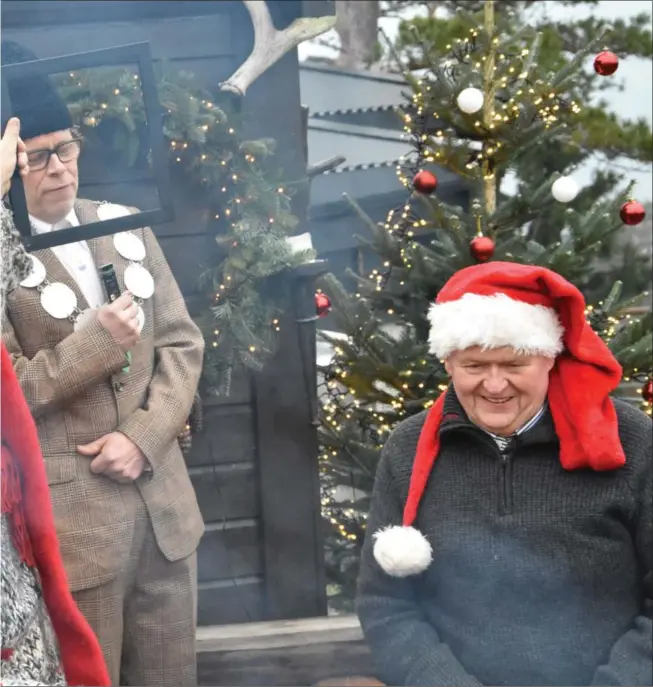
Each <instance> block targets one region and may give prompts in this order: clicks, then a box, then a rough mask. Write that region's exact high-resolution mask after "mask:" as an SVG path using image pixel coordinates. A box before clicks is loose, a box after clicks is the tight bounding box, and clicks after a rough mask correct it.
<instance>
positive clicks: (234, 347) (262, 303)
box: [55, 64, 315, 429]
mask: <svg viewBox="0 0 653 687" xmlns="http://www.w3.org/2000/svg"><path fill="white" fill-rule="evenodd" d="M156 78H157V86H158V92H159V101H160V103H161V105H162V107H163V108H164V112H163V132H164V136H165V138H166V141H167V144H168V154H169V161H170V164H171V168H172V177H173V182H174V183H175V184H180V185H185V186H186V187H187V188H188V187H192V189H193V192H197V191H199V198H200V199H201V200H200V202H202V203H203V204H205V205H206V207H208V211H209V220H208V227H207V231H208V233H209V235H210V236H211V237H212V238H214V239H215V254H214V255H213V256H211V259H207V264H205V265H203V266H202V269H201V272H200V274H199V276H198V280H197V288H198V291H199V292H200V293H201V294H202V295H203V296H204V297H205V303H206V306H207V307H206V308H205V309H203V311H202V312H201V314H200V315H199V316H198V317H196V321H197V323H198V325H199V326H200V327H201V329H202V331H203V333H204V335H205V339H206V341H207V344H208V345H207V350H206V356H205V361H204V369H203V386H204V387H205V389H206V391H207V392H208V393H213V394H218V395H226V394H228V393H229V391H230V386H231V378H232V373H233V371H234V369H235V368H237V367H238V366H244V367H246V368H249V369H253V370H260V369H261V368H262V366H263V365H264V364H265V362H266V361H267V360H268V359H269V358H270V357H271V356H272V355H273V354H274V352H275V350H276V347H277V342H278V332H279V321H280V315H281V313H282V312H283V311H284V310H285V308H286V304H285V302H284V296H283V293H282V292H281V291H279V290H275V289H270V288H267V283H268V282H269V281H270V279H271V278H272V277H274V276H275V275H277V274H280V273H281V272H283V271H284V270H288V269H290V268H293V267H295V266H298V265H301V264H304V263H306V262H308V261H309V260H312V259H314V257H315V255H314V253H313V251H312V250H296V249H295V248H294V247H293V245H292V243H291V242H289V241H287V239H288V237H289V236H290V235H291V234H292V233H293V231H294V230H295V229H296V227H297V225H298V220H297V218H296V217H295V216H294V215H293V213H292V212H291V197H292V189H291V188H289V185H288V184H284V183H283V175H282V174H281V172H280V170H279V169H278V167H275V164H274V157H273V154H274V141H273V140H271V139H259V140H245V139H243V138H242V137H241V135H240V133H239V117H238V113H237V111H236V109H235V107H233V104H232V102H233V101H231V99H230V97H229V96H228V95H225V94H220V93H216V94H215V95H212V94H211V93H210V92H209V91H207V90H206V89H204V88H202V87H200V86H199V85H198V84H197V82H196V79H195V78H194V76H193V75H192V74H190V73H188V72H183V71H177V70H175V71H173V70H172V69H170V67H169V66H168V65H166V64H162V65H159V66H158V69H157V74H156ZM55 85H56V86H57V88H58V89H59V92H60V93H61V95H62V97H63V98H64V100H65V102H66V104H67V105H68V108H69V110H70V112H71V115H72V117H73V121H74V122H75V124H76V126H77V128H78V129H79V131H80V133H81V134H82V135H83V137H84V139H85V145H89V146H94V145H97V146H98V149H102V150H104V151H106V150H109V151H111V154H112V155H113V158H112V162H116V158H120V162H122V164H123V165H126V166H127V167H128V168H129V167H134V166H135V165H137V164H139V161H140V163H141V164H142V163H143V155H144V154H145V155H147V153H148V151H147V150H145V151H144V149H143V140H144V137H143V131H144V127H145V112H144V106H143V99H142V91H141V87H140V79H139V77H138V74H137V73H135V71H133V70H130V69H127V68H108V69H102V70H97V69H88V70H80V71H78V72H71V73H69V74H63V75H58V76H57V77H55ZM190 424H191V423H189V425H190ZM189 429H190V426H189Z"/></svg>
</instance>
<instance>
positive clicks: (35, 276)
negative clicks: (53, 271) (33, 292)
mask: <svg viewBox="0 0 653 687" xmlns="http://www.w3.org/2000/svg"><path fill="white" fill-rule="evenodd" d="M29 259H30V260H31V261H32V271H31V272H30V273H29V275H28V276H27V277H25V279H23V281H22V282H20V285H21V286H24V287H25V288H28V289H34V288H36V287H37V286H38V285H39V284H42V283H43V282H44V281H45V266H44V265H43V263H42V262H41V261H40V260H39V259H38V258H37V257H35V256H34V255H29Z"/></svg>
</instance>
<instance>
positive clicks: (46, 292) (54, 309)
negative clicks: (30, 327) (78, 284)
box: [41, 282, 77, 320]
mask: <svg viewBox="0 0 653 687" xmlns="http://www.w3.org/2000/svg"><path fill="white" fill-rule="evenodd" d="M41 305H42V306H43V310H45V312H47V313H48V315H51V316H52V317H54V318H56V319H57V320H65V319H66V318H67V317H70V316H71V315H72V314H73V313H74V312H75V308H76V307H77V296H75V292H74V291H73V290H72V289H71V288H70V287H69V286H66V285H65V284H62V283H60V282H55V283H54V284H48V285H47V286H46V287H45V288H44V289H43V292H42V293H41Z"/></svg>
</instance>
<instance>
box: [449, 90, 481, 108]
mask: <svg viewBox="0 0 653 687" xmlns="http://www.w3.org/2000/svg"><path fill="white" fill-rule="evenodd" d="M456 102H457V103H458V107H459V108H460V109H461V110H462V111H463V112H464V113H465V114H474V112H478V111H479V110H480V109H482V107H483V92H482V91H479V90H478V88H473V87H470V88H465V90H463V91H460V93H459V94H458V98H457V100H456Z"/></svg>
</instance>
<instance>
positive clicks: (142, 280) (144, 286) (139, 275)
mask: <svg viewBox="0 0 653 687" xmlns="http://www.w3.org/2000/svg"><path fill="white" fill-rule="evenodd" d="M125 286H126V288H127V290H128V291H131V293H133V294H134V296H136V298H143V299H146V298H149V297H150V296H151V295H152V294H153V293H154V279H152V275H151V274H150V273H149V272H148V271H147V270H146V269H145V268H144V267H141V266H140V265H129V267H128V268H127V269H126V270H125Z"/></svg>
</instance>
